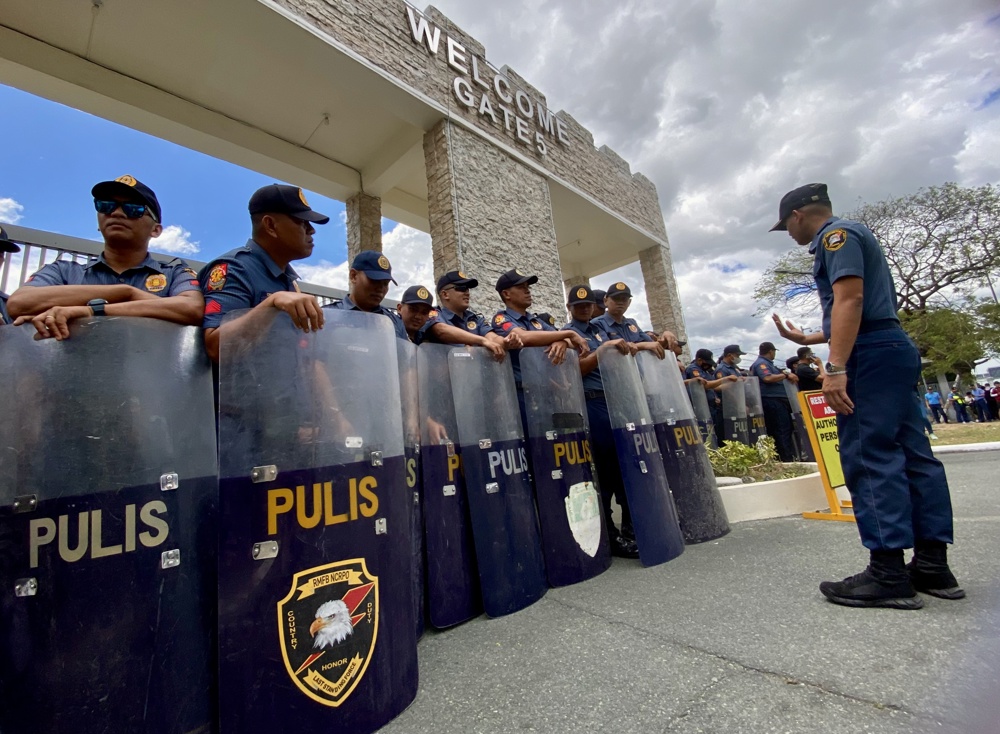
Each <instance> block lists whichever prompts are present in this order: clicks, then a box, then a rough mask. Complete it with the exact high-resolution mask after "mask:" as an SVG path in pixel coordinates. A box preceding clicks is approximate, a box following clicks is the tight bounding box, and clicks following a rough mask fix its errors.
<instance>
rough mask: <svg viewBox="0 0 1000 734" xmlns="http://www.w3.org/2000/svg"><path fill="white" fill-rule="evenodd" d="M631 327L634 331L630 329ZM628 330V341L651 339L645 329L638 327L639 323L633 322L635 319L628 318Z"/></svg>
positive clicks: (646, 340)
mask: <svg viewBox="0 0 1000 734" xmlns="http://www.w3.org/2000/svg"><path fill="white" fill-rule="evenodd" d="M633 328H634V329H635V331H633V330H632V329H633ZM628 332H629V340H630V341H633V342H636V343H638V342H651V341H653V339H652V337H650V335H649V334H647V333H646V332H645V331H643V330H642V329H640V328H639V324H637V323H636V322H635V319H629V320H628Z"/></svg>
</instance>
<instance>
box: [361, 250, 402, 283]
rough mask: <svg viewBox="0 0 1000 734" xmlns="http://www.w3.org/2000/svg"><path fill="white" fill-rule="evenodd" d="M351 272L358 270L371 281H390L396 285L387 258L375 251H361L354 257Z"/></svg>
mask: <svg viewBox="0 0 1000 734" xmlns="http://www.w3.org/2000/svg"><path fill="white" fill-rule="evenodd" d="M351 270H360V271H361V272H362V273H364V274H365V275H367V276H368V277H369V278H371V279H372V280H391V281H392V282H393V283H396V279H395V278H393V277H392V265H390V264H389V258H387V257H386V256H385V255H383V254H382V253H381V252H376V251H375V250H363V251H362V252H359V253H358V254H357V255H355V256H354V260H352V261H351ZM397 285H398V284H397Z"/></svg>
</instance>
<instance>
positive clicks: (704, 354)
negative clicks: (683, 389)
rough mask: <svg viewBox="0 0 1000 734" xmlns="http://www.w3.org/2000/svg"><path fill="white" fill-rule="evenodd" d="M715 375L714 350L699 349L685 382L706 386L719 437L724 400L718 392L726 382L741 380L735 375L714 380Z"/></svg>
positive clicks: (687, 370) (713, 421) (686, 371)
mask: <svg viewBox="0 0 1000 734" xmlns="http://www.w3.org/2000/svg"><path fill="white" fill-rule="evenodd" d="M714 374H715V360H714V359H712V350H711V349H699V350H698V351H697V352H695V354H694V359H693V360H691V364H689V365H688V366H687V367H686V368H685V370H684V380H685V382H687V381H690V380H692V379H696V380H701V382H702V384H703V385H704V386H705V399H706V400H707V401H708V409H709V411H710V412H711V414H712V425H714V426H716V429H715V430H716V435H717V437H718V436H719V435H720V434H721V431H722V398H721V397H720V395H719V394H718V393H717V392H716V390H718V389H719V388H721V386H722V383H723V381H724V380H730V381H734V380H738V379H740V378H739V377H737V376H735V375H724V376H722V377H715V378H714V379H713V376H714ZM719 445H720V446H721V445H722V439H721V438H719Z"/></svg>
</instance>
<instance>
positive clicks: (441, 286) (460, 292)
mask: <svg viewBox="0 0 1000 734" xmlns="http://www.w3.org/2000/svg"><path fill="white" fill-rule="evenodd" d="M478 287H479V281H478V280H476V279H475V278H470V277H469V276H467V275H466V274H465V273H463V272H462V271H461V270H450V271H448V272H447V273H445V274H444V275H442V276H441V277H440V278H438V282H437V300H438V307H437V308H436V309H433V310H432V311H431V313H430V318H428V320H427V324H426V325H425V326H424V329H423V334H422V336H421V341H430V342H437V343H440V344H468V345H470V346H474V347H483V348H485V349H488V350H490V351H491V352H493V356H494V357H496V358H497V359H503V355H504V352H505V350H506V349H508V348H511V349H516V348H518V347H520V346H521V342H520V339H518V337H517V336H516V335H510V336H508V337H507V338H506V339H501V338H500V337H499V336H497V335H496V334H495V333H494V332H493V329H492V328H491V327H490V325H489V324H488V323H486V319H484V318H483V316H482V314H478V313H476V312H475V311H473V310H471V309H470V308H469V302H470V301H471V299H472V296H471V293H470V291H471V289H473V288H478Z"/></svg>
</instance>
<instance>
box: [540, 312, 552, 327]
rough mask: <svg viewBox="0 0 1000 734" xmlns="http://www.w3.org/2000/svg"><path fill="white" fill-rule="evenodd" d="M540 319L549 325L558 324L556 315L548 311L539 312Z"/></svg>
mask: <svg viewBox="0 0 1000 734" xmlns="http://www.w3.org/2000/svg"><path fill="white" fill-rule="evenodd" d="M538 320H539V321H544V322H545V323H546V324H548V325H549V326H555V325H556V317H555V316H553V315H552V314H550V313H549V312H548V311H543V312H542V313H540V314H538Z"/></svg>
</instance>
